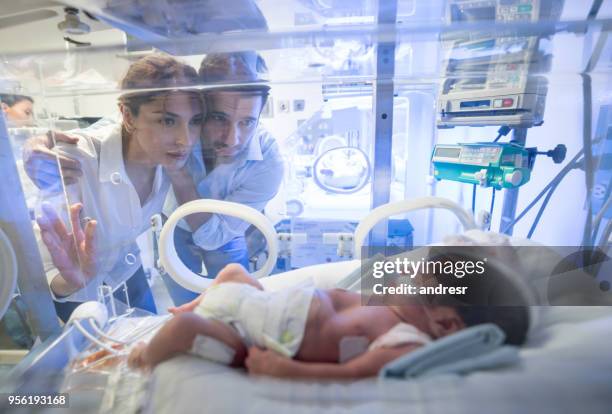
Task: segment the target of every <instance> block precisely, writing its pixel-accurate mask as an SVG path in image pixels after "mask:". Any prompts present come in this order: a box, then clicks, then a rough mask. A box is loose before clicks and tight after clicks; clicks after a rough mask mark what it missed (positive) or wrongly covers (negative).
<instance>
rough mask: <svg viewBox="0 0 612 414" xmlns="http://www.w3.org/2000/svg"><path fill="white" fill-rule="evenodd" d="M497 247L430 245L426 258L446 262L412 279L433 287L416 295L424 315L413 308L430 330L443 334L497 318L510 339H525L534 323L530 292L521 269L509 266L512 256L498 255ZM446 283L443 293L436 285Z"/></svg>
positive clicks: (512, 341)
mask: <svg viewBox="0 0 612 414" xmlns="http://www.w3.org/2000/svg"><path fill="white" fill-rule="evenodd" d="M492 247H493V246H484V247H483V246H465V245H463V246H438V247H435V248H431V249H430V250H429V253H428V258H427V260H426V262H428V263H429V264H441V266H434V265H432V266H431V269H430V270H429V271H427V272H420V273H419V274H417V276H416V278H415V279H413V282H412V283H414V284H416V285H418V286H420V287H423V286H424V287H426V288H427V289H431V292H432V294H429V293H428V294H426V295H418V296H417V297H416V298H415V299H416V301H417V303H418V304H420V305H421V307H422V310H421V311H420V315H419V312H417V313H416V314H415V313H414V311H412V315H413V316H416V319H421V326H422V327H423V328H424V330H425V331H426V332H427V333H428V334H429V335H431V336H432V337H434V338H441V337H443V336H446V335H450V334H452V333H455V332H457V331H459V330H461V329H465V328H468V327H471V326H475V325H481V324H485V323H492V324H495V325H497V326H498V327H499V328H500V329H501V330H502V331H503V332H504V334H505V336H506V339H505V343H506V344H509V345H522V344H523V343H524V342H525V340H526V339H527V332H528V330H529V324H530V312H529V305H530V300H529V297H530V293H529V292H528V291H527V290H526V289H527V288H526V285H525V283H524V282H523V280H522V278H521V276H520V271H517V270H518V268H514V267H510V266H508V265H507V263H508V262H507V261H506V260H503V259H506V257H502V258H500V257H498V256H496V255H494V254H492V251H493V250H492ZM495 248H496V249H498V247H495ZM467 264H470V266H468V265H467ZM479 268H481V269H482V272H479V271H478V269H479ZM428 269H429V267H428ZM446 269H450V270H449V271H447V270H446ZM468 269H473V270H474V271H473V272H468ZM441 287H443V288H444V289H446V290H445V291H444V292H443V293H441V292H440V291H439V290H435V289H440V288H441Z"/></svg>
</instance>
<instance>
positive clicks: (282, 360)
mask: <svg viewBox="0 0 612 414" xmlns="http://www.w3.org/2000/svg"><path fill="white" fill-rule="evenodd" d="M292 363H293V360H291V359H289V358H287V357H284V356H282V355H280V354H278V353H276V352H274V351H270V350H268V349H260V348H258V347H256V346H252V347H250V348H249V354H248V356H247V358H246V360H245V361H244V364H245V365H246V367H247V369H248V371H249V374H252V375H266V376H269V377H277V378H283V377H289V376H290V375H291V373H292V370H291V365H292Z"/></svg>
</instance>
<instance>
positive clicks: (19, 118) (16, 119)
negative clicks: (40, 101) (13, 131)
mask: <svg viewBox="0 0 612 414" xmlns="http://www.w3.org/2000/svg"><path fill="white" fill-rule="evenodd" d="M0 106H2V112H4V116H5V117H6V120H7V121H8V126H11V127H13V126H29V125H32V124H33V122H34V99H32V98H31V97H29V96H26V95H12V94H5V93H2V94H0Z"/></svg>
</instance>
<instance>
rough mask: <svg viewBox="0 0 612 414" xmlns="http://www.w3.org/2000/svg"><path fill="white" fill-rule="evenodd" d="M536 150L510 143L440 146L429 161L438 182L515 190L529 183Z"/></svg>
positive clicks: (437, 146) (435, 149)
mask: <svg viewBox="0 0 612 414" xmlns="http://www.w3.org/2000/svg"><path fill="white" fill-rule="evenodd" d="M536 151H537V150H536V149H535V148H525V147H522V146H520V145H517V144H513V143H491V142H480V143H470V144H454V145H453V144H449V145H447V144H440V145H436V147H435V148H434V150H433V153H432V156H431V161H432V163H433V167H434V177H435V178H436V179H437V180H451V181H459V182H462V183H467V184H477V185H480V186H482V187H493V188H495V189H496V190H501V189H502V188H517V187H520V186H521V185H523V184H525V183H526V182H528V181H529V178H530V176H531V169H532V168H533V163H534V161H535V156H536V153H537V152H536Z"/></svg>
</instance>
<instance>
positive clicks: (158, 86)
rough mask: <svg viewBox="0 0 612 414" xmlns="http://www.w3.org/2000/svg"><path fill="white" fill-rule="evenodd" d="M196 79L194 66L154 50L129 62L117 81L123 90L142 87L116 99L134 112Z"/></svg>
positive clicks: (134, 113)
mask: <svg viewBox="0 0 612 414" xmlns="http://www.w3.org/2000/svg"><path fill="white" fill-rule="evenodd" d="M198 82H199V79H198V74H197V72H196V70H195V69H194V68H192V67H191V66H189V65H187V64H185V63H182V62H179V61H178V60H176V59H174V58H173V57H172V56H168V55H165V54H163V53H155V54H152V55H148V56H145V57H143V58H141V59H139V60H137V61H136V62H134V63H132V64H131V65H130V67H129V69H128V71H127V73H126V74H125V76H124V77H123V79H122V80H121V82H120V84H119V86H120V88H121V90H123V91H129V90H131V89H136V90H140V89H145V91H141V92H128V93H124V94H122V95H121V96H120V97H119V102H120V103H121V104H122V105H124V106H126V107H127V108H128V109H129V110H130V112H132V114H133V115H135V116H137V115H138V110H139V109H140V106H141V105H143V104H145V103H147V102H150V101H152V100H153V99H155V98H157V97H160V96H165V95H167V94H169V93H170V92H171V91H172V90H173V89H175V88H183V87H189V86H195V85H197V84H198ZM146 89H155V90H152V91H146Z"/></svg>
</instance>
